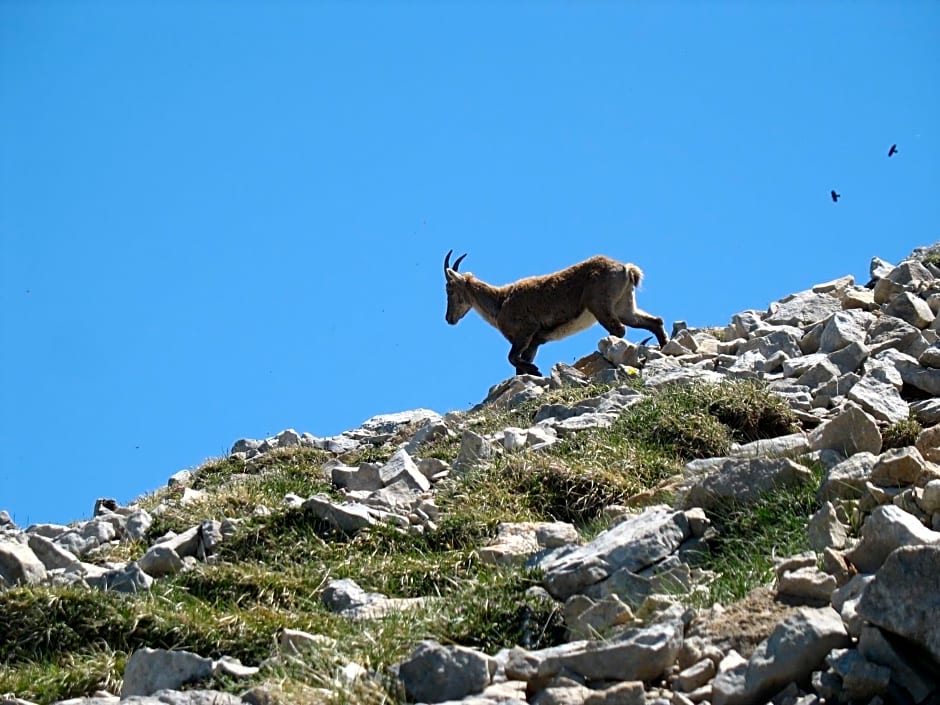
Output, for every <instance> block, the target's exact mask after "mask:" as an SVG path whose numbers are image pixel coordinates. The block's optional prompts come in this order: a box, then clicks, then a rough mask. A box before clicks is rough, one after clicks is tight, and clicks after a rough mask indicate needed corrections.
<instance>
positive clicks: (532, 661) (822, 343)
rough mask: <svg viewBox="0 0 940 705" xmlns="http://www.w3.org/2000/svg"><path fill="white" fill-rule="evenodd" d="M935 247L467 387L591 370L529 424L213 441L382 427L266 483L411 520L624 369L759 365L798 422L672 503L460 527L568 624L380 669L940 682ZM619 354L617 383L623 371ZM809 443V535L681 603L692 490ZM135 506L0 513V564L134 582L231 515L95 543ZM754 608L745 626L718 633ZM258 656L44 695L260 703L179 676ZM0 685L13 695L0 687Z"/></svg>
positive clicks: (907, 688)
mask: <svg viewBox="0 0 940 705" xmlns="http://www.w3.org/2000/svg"><path fill="white" fill-rule="evenodd" d="M936 249H937V248H936V246H934V248H924V249H921V250H918V251H915V252H914V253H912V255H911V257H910V258H908V259H907V260H905V261H903V262H901V263H900V264H898V265H896V266H895V265H890V264H888V263H886V262H883V261H882V260H880V259H878V258H875V259H873V260H872V263H871V281H870V282H868V284H867V285H866V286H859V285H856V283H855V282H854V280H853V278H852V277H843V278H840V279H837V280H834V281H831V282H826V283H823V284H819V285H817V286H814V287H812V288H811V289H810V290H807V291H803V292H799V293H796V294H793V295H791V296H788V297H786V298H784V299H781V300H780V301H778V302H775V303H773V304H771V305H770V306H769V308H768V309H767V310H766V311H744V312H741V313H739V314H736V315H735V316H733V317H732V320H731V322H730V323H729V324H728V325H727V326H726V327H724V328H722V329H693V328H688V327H686V326H685V325H684V324H681V323H679V324H676V326H675V328H674V331H673V337H672V339H671V340H670V341H669V343H668V344H667V345H666V346H664V347H663V348H662V349H656V348H646V347H644V346H637V345H633V344H631V343H629V342H627V341H625V340H622V339H618V338H612V337H608V338H604V339H602V340H601V341H600V344H599V346H598V352H596V353H594V354H592V355H590V356H588V357H586V358H584V359H582V360H580V361H579V362H578V363H576V364H575V365H574V366H567V365H561V364H560V365H556V366H555V367H554V368H553V370H552V372H551V375H550V377H546V378H537V377H530V376H516V377H512V378H509V379H507V380H505V381H504V382H502V383H500V384H497V385H496V386H494V387H493V388H492V389H491V390H490V392H489V394H488V396H487V398H486V399H485V400H484V401H483V402H482V403H481V405H480V406H481V407H491V406H500V407H510V408H511V407H514V406H517V405H519V404H521V403H523V402H527V401H531V400H533V399H538V397H539V396H541V395H543V394H544V393H545V392H546V391H547V390H550V389H557V388H564V387H570V386H582V385H586V384H588V383H589V382H592V381H593V382H601V383H605V384H607V385H610V388H609V390H608V391H606V392H604V393H602V394H599V395H598V396H596V397H593V398H590V399H587V400H584V401H582V402H579V403H577V404H575V405H571V406H567V405H559V404H549V405H545V406H544V407H542V408H541V410H540V411H539V413H538V414H537V415H536V417H535V423H534V425H532V426H531V427H529V428H514V427H509V428H504V429H500V430H499V431H498V432H496V433H492V434H479V433H476V432H475V431H474V430H473V427H472V425H471V424H470V423H468V418H469V416H468V415H466V414H460V413H451V414H447V415H444V416H441V415H440V414H437V413H435V412H433V411H429V410H422V409H419V410H415V411H409V412H402V413H400V414H388V415H382V416H376V417H373V418H372V419H369V420H368V421H366V422H365V423H364V424H363V425H362V426H360V427H359V428H357V429H353V430H350V431H346V432H344V433H342V434H340V435H338V436H333V437H329V438H318V437H315V436H312V435H310V434H299V433H297V432H295V431H293V430H286V431H283V432H281V433H280V434H278V435H277V436H275V437H272V438H269V439H265V440H251V439H244V440H240V441H238V442H236V443H235V445H234V446H233V448H232V450H231V455H232V457H234V458H238V459H240V460H242V461H244V462H245V463H246V465H250V464H251V463H252V462H257V460H258V459H259V458H262V457H264V456H265V454H267V453H270V452H272V451H275V450H279V449H284V448H298V447H311V448H319V449H321V450H324V451H327V452H329V453H331V454H334V455H339V454H343V453H348V452H350V451H353V450H356V449H360V448H369V447H372V448H378V447H384V446H387V445H388V444H394V445H396V446H397V449H396V450H395V451H394V453H393V454H392V455H391V457H390V458H389V459H388V460H387V461H385V462H382V463H362V464H361V465H359V466H357V467H351V466H347V465H345V464H343V463H342V462H341V461H339V460H334V461H331V462H329V463H327V464H326V465H325V466H324V467H323V472H324V475H325V476H327V477H328V478H329V479H330V481H331V482H332V484H333V486H334V487H335V488H336V489H338V490H340V491H342V493H343V495H344V499H343V500H342V501H338V500H336V499H335V498H331V497H329V496H327V495H314V496H311V497H298V496H293V495H288V496H285V497H284V499H283V504H284V507H285V508H303V509H304V510H305V511H307V512H310V513H312V514H313V515H314V516H316V517H318V518H319V519H321V520H323V521H325V522H328V523H329V524H331V525H333V526H335V527H336V528H337V529H339V530H341V531H343V532H346V533H354V532H357V531H362V530H365V529H368V527H370V526H372V525H374V524H376V523H382V524H388V523H391V524H392V525H395V526H397V527H398V528H399V529H400V530H401V531H406V532H416V533H419V532H425V531H433V530H434V529H435V528H436V522H437V521H438V519H439V514H440V511H439V509H438V507H437V505H436V504H435V486H436V485H437V484H438V483H440V482H441V481H442V480H444V479H445V478H447V477H450V476H453V475H455V474H456V475H459V474H461V473H464V472H467V471H468V470H469V469H471V468H473V467H477V466H479V465H481V464H485V463H487V462H490V461H491V459H492V458H494V457H495V456H496V455H498V454H503V453H523V452H525V453H538V452H539V451H540V450H541V449H543V448H546V447H548V446H550V445H552V444H553V443H555V442H557V440H558V439H560V438H564V437H566V436H568V435H572V434H578V433H583V432H585V431H587V430H589V429H592V428H603V427H606V426H609V425H610V424H612V423H613V422H614V420H616V418H617V417H618V415H619V414H621V413H622V412H623V411H624V410H625V409H627V408H629V407H630V406H631V405H633V404H635V403H637V402H638V401H639V400H641V399H642V398H643V394H644V389H652V388H656V387H659V386H662V385H667V384H676V385H683V384H691V383H697V382H706V383H721V382H723V381H726V380H738V379H754V380H760V381H762V382H763V383H766V384H767V385H768V386H769V387H770V388H771V389H772V390H774V391H775V392H776V393H777V394H778V395H779V396H780V397H781V398H783V399H785V400H786V401H787V403H788V404H789V406H790V408H791V409H792V410H793V411H794V412H795V413H796V415H797V416H798V418H799V419H800V422H801V425H802V430H800V431H799V432H798V433H792V434H788V435H784V436H780V437H777V438H773V439H767V440H760V441H755V442H753V443H748V444H743V445H738V446H734V447H733V448H732V449H731V450H730V452H729V453H728V454H727V455H726V456H725V457H716V458H706V459H702V460H696V461H692V462H690V463H688V464H687V465H686V466H685V469H684V475H683V478H682V480H681V482H680V483H678V484H677V486H676V487H675V488H674V489H675V490H676V492H675V496H676V500H675V502H674V503H673V504H671V505H665V504H659V505H653V506H649V507H646V508H644V509H643V510H641V511H628V510H619V519H618V520H617V521H616V522H614V523H613V525H612V526H611V527H610V528H608V529H607V530H605V531H603V532H601V533H600V534H599V535H598V536H596V537H595V538H594V539H592V540H591V541H588V542H586V543H585V542H582V541H581V539H580V538H579V536H578V533H577V531H575V529H574V527H572V526H571V525H569V524H565V523H563V522H552V523H520V524H504V525H502V526H501V527H500V530H499V535H498V537H497V540H496V541H495V542H494V543H493V544H492V545H489V546H481V547H480V549H479V553H480V556H481V558H482V559H484V560H487V561H492V562H494V563H518V564H520V565H528V566H530V567H538V568H540V569H541V570H542V571H543V575H544V578H543V582H542V589H544V591H545V593H546V594H547V595H548V596H550V598H551V599H553V600H556V601H558V602H559V603H560V604H562V605H563V611H564V615H565V623H566V625H567V628H568V632H569V638H570V640H569V642H568V643H565V644H563V645H561V646H555V647H551V648H547V649H541V650H526V649H523V648H521V647H516V648H513V649H509V650H504V651H502V652H499V653H497V654H485V653H483V652H480V651H477V650H473V649H468V648H465V647H460V646H452V645H441V644H437V643H434V642H424V643H421V644H418V645H416V648H415V650H414V652H413V654H412V655H411V657H410V658H409V659H407V660H405V661H403V662H401V663H400V664H398V666H397V669H396V670H397V677H398V678H399V679H400V680H401V682H402V684H403V686H404V688H405V690H406V692H407V693H408V696H409V698H411V699H412V700H413V701H415V702H429V703H430V702H464V703H467V704H468V705H487V704H489V703H512V702H517V703H523V702H529V703H539V704H541V705H546V704H548V703H572V704H578V703H587V704H589V705H593V704H599V703H609V704H611V705H612V704H614V703H663V704H665V703H676V704H684V703H713V704H714V705H722V704H724V705H733V704H736V703H740V704H744V703H764V702H774V703H775V704H777V705H781V704H783V703H794V704H797V703H798V704H799V705H811V704H813V703H823V702H848V703H856V702H857V703H879V702H885V703H887V702H904V703H907V702H910V703H932V702H940V681H938V675H937V674H938V673H940V620H937V618H936V615H937V614H940V610H938V608H940V583H938V582H937V576H938V575H940V465H937V463H938V462H940V399H938V397H940V317H938V316H937V313H938V311H940V270H938V269H937V268H936V267H934V266H933V265H932V264H930V261H931V259H932V258H927V260H926V262H927V263H925V256H926V255H929V254H932V253H934V252H935V251H936ZM637 376H640V377H642V380H643V385H642V386H641V387H639V389H637V386H636V385H635V384H627V382H629V381H631V380H633V379H635V378H636V377H637ZM910 417H914V418H916V419H917V421H918V422H919V423H920V424H921V425H922V426H923V427H924V428H923V430H922V431H921V432H920V433H919V435H918V436H917V438H916V442H914V443H913V444H912V445H907V446H904V447H900V448H892V449H889V450H883V448H882V445H883V434H884V433H885V431H886V430H887V429H888V428H889V427H891V426H892V425H896V424H899V423H903V422H905V421H907V420H908V419H909V418H910ZM446 437H459V438H460V451H459V454H458V456H457V457H456V459H455V460H454V462H453V463H446V462H444V461H441V460H438V459H435V458H423V457H422V448H424V447H426V445H427V444H429V443H432V442H434V441H437V440H440V439H442V438H446ZM814 464H815V465H817V466H819V467H821V468H823V470H824V476H823V480H822V482H821V484H820V485H819V487H818V497H819V499H820V503H821V508H820V510H819V511H818V512H817V513H816V514H815V515H813V516H812V517H808V519H807V532H808V534H809V538H810V544H811V545H812V547H813V549H814V551H813V552H812V553H808V554H804V555H797V556H785V557H781V558H780V561H779V563H778V566H777V571H776V580H775V582H774V584H773V585H769V586H766V587H765V588H763V589H761V590H757V591H755V592H754V593H752V594H751V595H749V596H748V597H747V598H746V599H745V600H744V602H743V603H741V604H738V605H726V606H717V605H716V606H715V607H713V608H711V609H709V610H693V609H690V608H687V607H684V606H683V601H682V599H681V594H682V593H683V592H685V591H692V590H695V589H697V586H698V585H700V584H701V583H702V582H703V581H704V580H707V577H708V576H706V575H702V574H701V571H700V570H698V569H697V568H695V567H694V561H691V560H688V557H689V556H691V555H693V554H694V553H695V551H696V549H697V548H698V547H699V546H700V545H701V543H702V542H703V541H707V540H708V537H709V531H710V520H709V511H710V509H711V508H712V507H713V506H714V504H715V503H716V502H718V501H720V500H721V498H726V497H734V498H737V499H738V500H739V501H741V502H748V501H752V500H754V499H756V498H757V496H758V495H759V493H760V492H761V491H763V490H767V489H771V488H773V487H779V486H781V485H787V484H800V483H808V482H812V481H814V475H813V473H812V472H811V471H810V470H809V469H808V467H809V466H810V465H814ZM189 479H190V478H189V474H188V473H187V472H185V471H184V472H182V473H177V474H176V475H174V476H173V477H172V478H170V481H169V484H170V485H171V487H173V488H174V493H173V499H172V501H174V502H183V503H185V502H188V501H192V500H193V499H194V498H198V497H199V495H198V491H197V490H194V489H192V488H191V487H189V486H188V484H189ZM154 511H155V512H159V511H160V507H158V508H157V509H156V510H154ZM258 511H259V512H264V511H277V510H272V509H267V508H262V507H259V508H258ZM612 511H616V510H612ZM153 513H154V512H147V511H145V510H144V509H142V508H141V507H140V506H129V507H123V506H118V504H117V503H116V502H114V501H112V500H99V502H98V503H97V504H96V507H95V511H94V515H93V518H92V519H91V520H89V521H84V522H75V523H73V524H70V525H68V526H60V525H50V524H37V525H33V526H30V527H27V528H26V529H21V528H19V527H17V526H15V524H14V523H13V522H12V521H11V520H10V518H9V515H7V514H6V513H5V512H0V586H2V585H17V584H43V583H50V584H57V585H61V584H68V585H77V586H84V587H87V588H89V589H100V590H113V591H124V592H135V591H139V590H146V589H149V587H150V586H151V585H152V583H153V581H154V580H159V579H160V578H162V577H164V576H167V575H172V574H175V573H177V572H179V571H184V570H187V569H189V568H191V567H192V566H193V565H196V564H198V563H199V562H212V561H213V560H214V559H215V554H216V550H217V548H218V546H219V545H220V544H221V543H222V542H224V541H225V540H226V538H227V537H228V536H230V535H231V534H232V533H233V532H234V531H235V530H236V528H237V525H238V523H239V521H240V518H238V517H233V518H230V519H226V520H225V521H214V520H205V521H203V522H201V523H199V524H197V525H195V526H193V527H191V528H190V529H189V530H188V531H185V532H182V533H179V534H175V535H166V536H163V537H162V538H160V539H159V540H157V541H155V542H153V544H152V545H150V546H149V547H148V548H147V550H146V551H145V553H144V554H143V555H142V557H141V558H139V559H138V560H135V561H126V562H108V561H105V562H101V561H95V557H96V554H97V553H98V552H101V551H103V550H106V549H107V548H108V547H111V546H113V545H114V544H115V543H118V542H122V541H140V540H143V539H144V537H145V536H146V535H147V530H148V528H149V527H150V524H151V522H152V519H153V516H152V515H153ZM853 526H854V527H857V528H858V530H857V532H853V530H852V527H853ZM854 533H857V536H853V534H854ZM320 597H321V599H322V600H323V602H324V604H325V605H326V606H327V607H328V608H329V609H331V610H333V611H335V612H336V613H338V614H342V615H344V616H347V617H348V618H349V619H357V620H368V619H376V618H381V617H383V616H385V615H388V614H390V613H392V612H395V611H400V610H403V609H408V608H409V607H412V606H415V604H416V603H418V604H420V603H421V602H423V601H424V599H425V598H419V599H418V600H402V599H396V598H389V597H386V596H385V595H381V594H375V593H367V592H365V591H363V590H362V589H361V588H360V587H359V586H358V585H356V584H355V583H354V582H352V581H348V580H343V581H334V582H332V583H330V584H328V585H326V586H324V589H323V592H322V594H321V596H320ZM427 599H431V598H427ZM760 621H762V622H763V623H762V625H761V628H758V629H757V630H756V634H755V637H754V639H753V642H748V640H747V639H744V638H742V635H741V634H740V633H735V627H738V628H739V629H738V632H740V631H742V630H743V626H744V624H745V623H749V624H753V623H754V622H760ZM322 638H325V637H320V636H318V635H310V634H305V633H303V632H293V631H291V630H286V631H285V632H284V633H283V634H282V635H280V637H279V644H278V652H277V653H276V654H274V655H272V658H280V657H283V654H284V653H285V652H294V651H296V652H298V653H302V650H303V644H305V643H308V642H310V641H311V640H313V641H316V640H317V639H322ZM257 668H258V667H246V666H242V665H241V664H240V663H237V662H235V661H232V660H230V659H218V660H212V659H208V658H203V657H202V656H199V655H197V654H191V653H188V652H184V651H165V650H161V649H155V650H151V649H141V650H139V651H137V652H135V653H134V654H133V655H132V656H131V658H130V659H129V660H128V663H127V667H126V670H125V673H124V683H123V690H122V692H121V694H120V695H112V694H107V693H101V694H99V695H98V696H96V697H94V698H84V699H74V700H69V701H62V702H68V703H76V704H77V703H88V704H91V703H118V702H128V703H129V702H136V703H180V704H183V703H201V702H218V703H232V704H236V703H262V702H265V700H264V695H263V693H259V692H255V691H247V692H245V693H243V694H241V695H239V696H235V695H230V694H225V693H218V692H214V691H200V690H180V688H182V686H183V685H184V684H188V683H198V682H200V681H206V680H207V679H208V678H210V677H211V676H212V675H213V674H219V673H224V674H226V675H228V676H230V677H233V678H237V677H240V676H244V675H251V674H253V673H255V672H256V671H257ZM345 673H346V674H345V676H343V677H348V678H349V679H350V680H354V679H356V678H361V677H366V675H367V674H366V671H365V669H363V668H362V667H361V666H358V665H357V664H349V665H348V667H347V669H346V672H345ZM7 702H9V703H24V702H25V701H21V700H16V699H11V698H7V699H5V700H3V699H0V703H7Z"/></svg>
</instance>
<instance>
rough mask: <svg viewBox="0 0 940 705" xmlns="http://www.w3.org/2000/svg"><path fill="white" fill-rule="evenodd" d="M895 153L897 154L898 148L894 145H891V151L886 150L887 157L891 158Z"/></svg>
mask: <svg viewBox="0 0 940 705" xmlns="http://www.w3.org/2000/svg"><path fill="white" fill-rule="evenodd" d="M897 153H898V146H897V145H896V144H892V145H891V149H889V150H888V156H889V157H893V156H894V155H895V154H897Z"/></svg>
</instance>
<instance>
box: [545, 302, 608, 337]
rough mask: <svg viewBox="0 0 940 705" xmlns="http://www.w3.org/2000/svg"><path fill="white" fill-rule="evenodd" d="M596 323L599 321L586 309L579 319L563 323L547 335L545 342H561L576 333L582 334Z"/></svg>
mask: <svg viewBox="0 0 940 705" xmlns="http://www.w3.org/2000/svg"><path fill="white" fill-rule="evenodd" d="M595 323H597V319H596V318H594V316H593V315H591V312H590V311H588V310H587V309H585V310H584V311H582V312H581V315H580V316H578V317H577V318H574V319H572V320H570V321H568V322H567V323H563V324H562V325H560V326H558V327H557V328H555V329H553V330H550V331H549V332H548V333H546V334H545V340H561V339H562V338H567V337H568V336H569V335H574V334H575V333H580V332H581V331H583V330H587V329H588V328H590V327H591V326H593V325H594V324H595Z"/></svg>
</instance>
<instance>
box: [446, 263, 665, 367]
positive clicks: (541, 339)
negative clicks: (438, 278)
mask: <svg viewBox="0 0 940 705" xmlns="http://www.w3.org/2000/svg"><path fill="white" fill-rule="evenodd" d="M452 254H453V250H451V251H450V252H448V253H447V255H446V256H445V257H444V275H445V277H446V279H447V315H446V318H447V322H448V323H450V324H451V325H454V324H456V323H457V322H458V321H459V320H460V319H461V318H463V317H464V316H465V315H467V312H468V311H470V309H471V308H473V309H476V311H477V313H479V314H480V315H481V316H482V317H483V320H485V321H486V322H487V323H489V324H490V325H492V326H495V327H496V328H498V329H499V331H500V332H501V333H502V334H503V335H504V336H505V337H506V339H507V340H508V341H509V342H510V343H511V345H512V347H511V348H510V350H509V362H510V363H511V364H512V365H513V367H515V368H516V374H532V375H540V374H541V373H540V372H539V368H538V367H536V366H535V365H534V364H533V362H532V361H533V360H534V359H535V353H536V352H537V351H538V348H539V346H540V345H541V344H542V343H547V342H548V341H549V340H560V339H561V338H566V337H568V336H569V335H573V334H575V333H579V332H580V331H582V330H586V329H587V328H590V327H591V326H592V325H594V323H600V324H601V325H602V326H604V328H606V329H607V332H608V333H610V334H611V335H616V336H617V337H620V338H622V337H623V336H624V334H625V333H626V326H630V327H631V328H643V329H645V330H648V331H650V332H651V333H653V335H655V336H656V340H657V341H659V344H660V345H665V344H666V340H667V338H666V329H665V328H664V327H663V319H662V318H659V317H658V316H652V315H650V314H648V313H646V312H645V311H641V310H640V309H638V308H637V307H636V288H637V286H639V284H640V279H641V278H642V277H643V272H642V271H640V268H639V267H637V266H636V265H635V264H625V263H623V262H618V261H616V260H613V259H611V258H610V257H604V256H603V255H598V256H595V257H591V258H590V259H586V260H584V261H583V262H579V263H578V264H575V265H572V266H571V267H568V268H567V269H562V270H561V271H559V272H555V273H554V274H544V275H542V276H536V277H527V278H525V279H520V280H519V281H517V282H513V283H512V284H506V285H505V286H493V285H491V284H487V283H486V282H484V281H482V280H480V279H477V278H476V277H474V276H473V275H472V274H471V273H470V272H464V273H461V272H459V271H457V270H458V268H459V267H460V263H461V262H462V261H463V258H464V257H466V255H461V256H460V257H458V258H457V260H456V261H455V262H454V264H453V267H451V264H450V256H451V255H452Z"/></svg>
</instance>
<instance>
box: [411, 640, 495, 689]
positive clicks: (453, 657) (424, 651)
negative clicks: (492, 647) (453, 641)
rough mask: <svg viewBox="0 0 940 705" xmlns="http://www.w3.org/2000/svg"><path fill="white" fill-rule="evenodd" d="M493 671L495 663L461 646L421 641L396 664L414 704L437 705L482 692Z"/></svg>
mask: <svg viewBox="0 0 940 705" xmlns="http://www.w3.org/2000/svg"><path fill="white" fill-rule="evenodd" d="M495 672H496V660H495V659H494V658H492V657H491V656H487V655H486V654H484V653H481V652H479V651H475V650H474V649H468V648H465V647H463V646H441V645H440V644H438V643H437V642H435V641H423V642H421V643H420V644H419V645H418V647H417V648H416V649H415V650H414V652H412V654H411V657H410V658H409V659H408V660H406V661H403V662H402V663H400V664H399V665H398V677H399V678H400V679H401V681H402V683H403V684H404V686H405V691H406V692H407V693H408V695H409V696H410V697H412V698H413V699H414V700H415V701H417V702H426V703H440V702H444V701H446V700H456V699H459V698H463V697H466V696H467V695H472V694H474V693H479V692H481V691H482V690H483V689H484V688H485V687H486V686H487V685H488V684H489V683H490V681H491V680H492V678H493V674H494V673H495Z"/></svg>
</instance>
